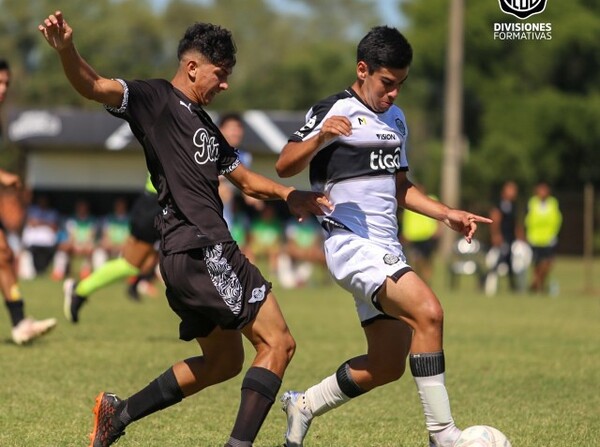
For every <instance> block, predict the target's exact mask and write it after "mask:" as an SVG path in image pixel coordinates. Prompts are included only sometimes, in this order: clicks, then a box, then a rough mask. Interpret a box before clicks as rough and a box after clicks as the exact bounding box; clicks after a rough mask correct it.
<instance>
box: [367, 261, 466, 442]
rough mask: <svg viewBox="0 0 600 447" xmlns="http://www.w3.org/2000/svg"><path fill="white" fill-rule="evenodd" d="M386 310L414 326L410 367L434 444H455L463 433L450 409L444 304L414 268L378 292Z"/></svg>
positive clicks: (387, 282)
mask: <svg viewBox="0 0 600 447" xmlns="http://www.w3.org/2000/svg"><path fill="white" fill-rule="evenodd" d="M378 300H379V302H380V303H381V306H382V308H383V310H384V311H385V313H386V314H388V315H390V316H393V317H395V318H398V319H401V320H403V321H405V322H406V323H407V324H408V325H409V326H410V327H411V328H412V329H413V331H414V332H413V338H412V344H411V349H410V368H411V372H412V375H413V377H414V379H415V383H416V385H417V389H418V392H419V397H420V398H421V403H422V405H423V411H424V414H425V424H426V426H427V430H428V431H429V433H430V443H431V445H432V446H435V447H437V446H441V447H446V446H451V445H452V444H453V443H454V441H455V440H456V439H457V438H458V436H459V435H460V430H459V429H458V428H457V427H456V425H455V424H454V419H453V418H452V412H451V410H450V400H449V398H448V392H447V390H446V385H445V359H444V351H443V340H442V335H443V310H442V306H441V304H440V302H439V300H438V299H437V297H436V296H435V294H434V293H433V291H432V290H431V288H430V287H429V286H428V285H427V284H425V282H424V281H423V280H422V279H421V278H419V276H417V275H416V274H415V273H414V272H408V273H406V274H404V275H403V276H402V277H400V279H398V281H396V282H394V281H393V280H392V279H390V278H388V280H387V281H386V282H385V284H384V285H383V287H382V289H381V290H380V292H379V293H378Z"/></svg>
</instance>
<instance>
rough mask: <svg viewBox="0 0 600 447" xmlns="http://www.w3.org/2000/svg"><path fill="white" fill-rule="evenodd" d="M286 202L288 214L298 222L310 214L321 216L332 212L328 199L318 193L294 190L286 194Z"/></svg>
mask: <svg viewBox="0 0 600 447" xmlns="http://www.w3.org/2000/svg"><path fill="white" fill-rule="evenodd" d="M286 202H287V205H288V208H289V209H290V212H291V213H292V214H293V215H294V216H296V217H297V218H298V221H299V222H302V221H303V220H304V218H305V217H307V216H308V215H310V214H314V215H315V216H322V215H323V214H325V213H326V212H327V211H332V210H333V205H332V204H331V202H330V201H329V199H328V198H327V197H326V196H325V194H323V193H320V192H312V191H298V190H296V189H295V190H293V191H292V192H290V193H289V194H288V196H287V199H286Z"/></svg>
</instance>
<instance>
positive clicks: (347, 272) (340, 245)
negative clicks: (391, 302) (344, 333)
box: [325, 230, 412, 323]
mask: <svg viewBox="0 0 600 447" xmlns="http://www.w3.org/2000/svg"><path fill="white" fill-rule="evenodd" d="M325 256H326V258H327V266H328V267H329V271H330V273H331V275H332V276H333V278H334V279H335V280H336V282H337V283H338V284H339V285H340V286H342V287H343V288H344V289H346V290H347V291H348V292H350V293H351V294H352V296H353V297H354V303H355V305H356V311H357V313H358V317H359V319H360V321H361V322H362V323H364V322H366V321H368V320H372V319H373V318H377V317H380V316H382V315H385V314H384V313H383V312H382V311H381V310H379V309H378V308H377V300H376V297H375V295H376V294H377V292H378V291H379V289H380V288H381V286H382V285H383V283H384V282H385V280H386V279H387V278H388V277H391V278H394V279H395V280H397V279H398V278H399V277H400V276H402V275H403V274H404V273H406V272H408V271H411V270H412V269H411V268H410V266H409V265H408V264H407V263H406V257H405V256H404V253H403V252H402V245H401V244H400V242H398V241H395V242H392V243H390V244H389V245H382V244H380V243H376V242H373V241H371V240H369V239H365V238H362V237H360V236H357V235H356V234H354V233H352V232H350V231H346V230H333V231H332V232H331V233H330V236H329V237H328V238H327V239H326V240H325Z"/></svg>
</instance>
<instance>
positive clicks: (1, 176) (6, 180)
mask: <svg viewBox="0 0 600 447" xmlns="http://www.w3.org/2000/svg"><path fill="white" fill-rule="evenodd" d="M0 184H1V185H2V186H9V187H14V188H20V187H21V179H20V178H19V176H18V175H15V174H11V173H10V172H6V171H2V170H0Z"/></svg>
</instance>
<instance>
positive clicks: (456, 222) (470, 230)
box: [444, 209, 492, 243]
mask: <svg viewBox="0 0 600 447" xmlns="http://www.w3.org/2000/svg"><path fill="white" fill-rule="evenodd" d="M477 222H480V223H487V224H490V223H492V219H488V218H487V217H483V216H478V215H477V214H473V213H469V212H467V211H461V210H454V209H451V210H450V211H449V212H448V216H447V218H446V219H445V220H444V223H445V224H446V225H447V226H448V227H450V228H452V229H453V230H454V231H458V232H459V233H461V234H463V235H464V236H465V239H466V240H467V242H469V243H471V240H472V239H473V235H474V234H475V231H477Z"/></svg>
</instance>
